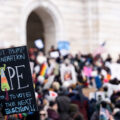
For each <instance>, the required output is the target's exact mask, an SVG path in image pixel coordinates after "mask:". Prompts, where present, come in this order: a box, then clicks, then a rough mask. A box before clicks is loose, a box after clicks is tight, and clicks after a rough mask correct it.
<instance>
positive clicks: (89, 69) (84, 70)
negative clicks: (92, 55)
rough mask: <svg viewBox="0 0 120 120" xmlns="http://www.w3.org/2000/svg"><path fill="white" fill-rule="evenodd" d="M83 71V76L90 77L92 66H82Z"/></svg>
mask: <svg viewBox="0 0 120 120" xmlns="http://www.w3.org/2000/svg"><path fill="white" fill-rule="evenodd" d="M83 72H84V74H85V76H87V77H91V75H92V68H90V67H86V66H85V67H84V68H83Z"/></svg>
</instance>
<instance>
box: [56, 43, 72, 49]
mask: <svg viewBox="0 0 120 120" xmlns="http://www.w3.org/2000/svg"><path fill="white" fill-rule="evenodd" d="M58 49H59V50H63V49H64V50H70V43H69V42H68V41H59V42H58Z"/></svg>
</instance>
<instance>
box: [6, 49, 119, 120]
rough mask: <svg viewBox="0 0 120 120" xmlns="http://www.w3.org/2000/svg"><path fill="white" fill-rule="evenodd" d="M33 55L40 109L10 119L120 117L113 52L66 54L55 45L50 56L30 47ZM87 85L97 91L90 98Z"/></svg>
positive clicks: (115, 119)
mask: <svg viewBox="0 0 120 120" xmlns="http://www.w3.org/2000/svg"><path fill="white" fill-rule="evenodd" d="M56 52H57V54H59V56H56V55H55V54H56ZM51 53H52V54H51ZM29 58H30V62H31V64H32V68H31V70H32V71H31V72H32V78H33V83H34V88H35V97H36V103H37V106H38V111H36V112H35V113H28V114H20V115H17V118H15V116H14V115H12V116H11V117H9V118H8V119H9V120H16V119H20V120H24V119H25V120H120V91H119V89H120V81H119V79H118V78H117V77H112V75H111V68H110V65H111V64H112V63H113V61H112V58H111V56H110V55H108V56H107V58H106V59H104V60H103V58H102V57H101V55H100V54H97V55H95V56H93V55H92V54H86V55H83V54H81V53H78V54H76V55H75V56H72V55H71V54H67V55H64V56H62V55H61V54H60V51H59V50H57V49H55V48H54V47H51V49H50V51H49V53H48V55H45V54H44V53H43V52H42V51H41V50H38V49H37V48H31V49H29ZM116 63H117V64H120V56H119V58H118V59H117V61H116ZM85 88H95V91H94V92H92V93H90V94H89V97H87V96H86V95H85V94H83V89H85Z"/></svg>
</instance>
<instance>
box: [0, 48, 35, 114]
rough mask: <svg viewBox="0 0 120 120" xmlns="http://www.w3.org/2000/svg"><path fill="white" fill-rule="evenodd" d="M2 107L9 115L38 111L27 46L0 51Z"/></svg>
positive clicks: (0, 98) (0, 100)
mask: <svg viewBox="0 0 120 120" xmlns="http://www.w3.org/2000/svg"><path fill="white" fill-rule="evenodd" d="M0 107H2V108H3V109H4V114H7V115H8V114H17V113H23V112H24V113H26V112H34V111H36V110H37V107H36V100H35V93H34V89H33V82H32V76H31V70H30V65H29V59H28V54H27V48H26V46H23V47H16V48H10V49H3V50H0Z"/></svg>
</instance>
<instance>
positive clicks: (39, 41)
mask: <svg viewBox="0 0 120 120" xmlns="http://www.w3.org/2000/svg"><path fill="white" fill-rule="evenodd" d="M35 46H36V47H37V48H39V49H42V48H44V44H43V41H42V40H41V39H38V40H35Z"/></svg>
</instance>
